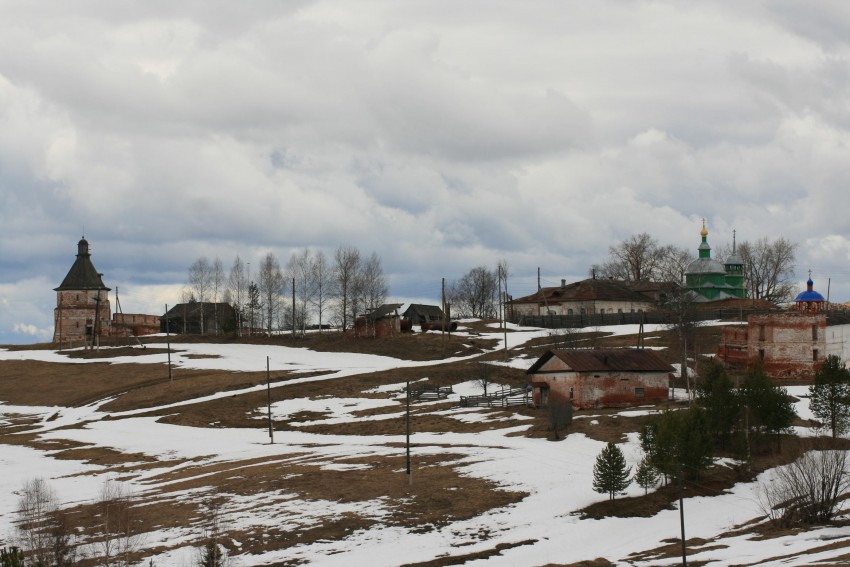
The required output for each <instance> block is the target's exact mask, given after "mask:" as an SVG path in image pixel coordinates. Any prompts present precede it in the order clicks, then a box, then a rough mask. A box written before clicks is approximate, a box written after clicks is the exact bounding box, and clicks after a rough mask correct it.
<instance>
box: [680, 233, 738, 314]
mask: <svg viewBox="0 0 850 567" xmlns="http://www.w3.org/2000/svg"><path fill="white" fill-rule="evenodd" d="M700 236H702V243H701V244H700V245H699V249H698V250H699V257H698V258H697V259H695V260H694V261H693V262H691V263H690V264H689V265H688V269H687V270H686V271H685V286H686V287H687V288H688V289H689V290H690V291H692V292H694V294H695V297H696V298H697V300H698V301H701V302H707V301H719V300H722V299H732V298H737V299H746V297H747V289H746V287H744V261H743V259H742V258H741V256H740V255H739V254H738V252H737V250H736V245H735V237H734V235H733V237H732V254H730V255H729V257H728V258H726V262H725V264H723V263H721V262H719V261H718V260H715V259H713V258H712V257H711V246H709V245H708V230H706V228H705V221H703V222H702V230H701V231H700Z"/></svg>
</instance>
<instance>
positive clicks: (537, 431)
mask: <svg viewBox="0 0 850 567" xmlns="http://www.w3.org/2000/svg"><path fill="white" fill-rule="evenodd" d="M478 330H484V327H483V326H482V327H481V328H480V329H478ZM487 332H492V329H487ZM700 333H701V335H700V337H701V338H700V339H699V343H698V352H711V351H712V350H713V348H714V347H713V346H712V341H714V344H715V345H716V337H717V336H719V331H718V330H717V328H716V327H713V328H706V329H701V330H700ZM653 336H659V337H660V338H658V339H652V340H651V342H648V344H652V345H654V346H669V347H670V348H669V349H668V350H667V351H660V352H661V354H662V356H665V357H666V358H668V360H670V361H671V362H678V360H679V359H681V354H680V353H679V352H677V350H676V349H677V348H678V344H677V341H676V340H675V337H671V336H670V334H669V333H653ZM573 338H575V337H573ZM583 338H585V339H588V340H590V341H593V342H599V346H633V344H634V341H635V337H609V338H607V339H603V338H601V337H599V336H598V335H596V334H589V335H587V336H585V337H583ZM551 339H552V338H551V337H544V338H541V339H538V340H536V341H535V342H534V344H531V345H529V346H527V347H525V348H523V349H522V351H521V352H522V353H523V354H526V355H531V356H537V355H538V354H540V353H542V352H544V351H545V350H548V349H549V348H554V347H553V346H552V340H551ZM173 340H175V341H182V342H192V341H194V340H196V341H198V342H201V341H202V342H210V341H211V340H213V341H218V342H222V343H226V342H240V341H241V342H249V341H250V342H252V343H257V342H261V343H263V344H284V345H289V346H299V347H306V348H311V349H314V350H318V351H325V352H363V353H371V354H381V355H386V356H396V357H398V358H403V359H408V360H423V361H425V360H436V359H441V358H445V357H446V356H454V355H457V356H461V355H469V354H473V353H476V352H481V349H482V348H483V347H488V348H489V347H492V345H493V343H492V342H487V341H483V340H482V339H480V337H475V336H472V337H470V336H457V335H455V336H453V337H451V338H449V337H441V336H440V335H439V334H413V335H405V336H403V337H399V338H398V339H393V340H391V341H377V340H373V339H351V338H348V337H344V336H342V335H340V334H336V333H333V334H327V335H325V336H310V337H308V338H305V339H295V340H293V339H291V338H289V337H274V338H257V337H253V338H251V339H247V338H243V339H236V338H235V337H219V338H217V339H211V338H210V337H206V338H192V337H179V338H174V339H173ZM160 347H161V345H159V344H158V343H156V342H149V343H148V345H147V348H146V349H139V348H133V349H130V348H122V349H110V350H111V354H108V353H109V352H110V350H107V349H104V350H102V351H100V352H95V353H85V354H83V355H82V356H91V357H97V358H102V359H103V362H92V363H88V364H85V365H80V364H49V363H39V362H34V361H3V362H0V400H3V401H7V402H9V403H11V404H16V405H65V406H67V405H82V404H86V403H91V402H93V401H96V400H102V399H105V398H108V397H115V399H114V400H113V401H111V402H110V403H109V404H108V405H107V406H106V408H107V411H112V412H118V411H123V410H128V409H138V408H149V407H154V406H157V405H163V404H168V403H174V402H179V401H185V400H191V399H194V398H197V397H199V396H203V395H206V394H211V393H214V392H220V391H226V390H235V389H240V388H246V387H250V386H257V385H262V384H265V379H266V377H265V373H232V372H208V371H184V370H175V373H174V377H175V379H174V382H169V381H168V378H167V369H166V368H165V366H162V365H150V364H138V365H137V364H120V365H118V364H111V363H109V362H108V361H109V358H110V357H112V356H128V355H137V356H138V355H141V354H151V353H152V352H154V349H158V348H160ZM26 348H32V347H26ZM145 351H147V352H145ZM503 356H504V355H503V353H489V354H486V355H484V356H481V357H478V358H476V359H474V360H471V361H462V362H456V363H451V364H439V365H434V366H428V367H418V368H405V369H396V370H389V371H385V372H377V373H370V374H364V375H358V376H353V377H348V378H344V379H331V380H325V381H321V380H319V381H315V382H311V383H309V384H286V383H285V382H286V380H287V379H290V376H289V375H287V374H286V373H275V374H274V375H273V376H272V381H273V384H274V385H275V386H276V387H274V388H272V389H271V400H272V402H274V401H278V400H284V399H291V398H296V397H312V398H321V397H325V396H339V397H364V396H373V397H377V398H380V397H384V396H386V395H387V394H369V395H367V394H363V392H364V391H365V390H369V389H371V388H375V387H376V386H380V385H385V384H401V383H404V382H406V381H407V380H410V381H416V380H419V379H421V378H424V377H427V378H428V384H429V385H440V386H445V385H450V384H456V383H459V382H464V381H467V380H471V379H476V378H478V377H480V376H481V375H482V365H481V364H480V360H500V359H501V358H502V357H503ZM487 372H488V374H487V375H488V378H489V379H490V380H492V381H495V382H499V383H505V384H513V385H521V384H525V382H526V377H525V374H524V373H523V372H522V371H519V370H516V369H511V368H504V367H496V366H488V367H487ZM296 376H297V377H298V378H301V377H304V376H305V375H304V374H298V375H296ZM391 395H395V394H391ZM266 403H267V392H266V391H265V390H261V391H258V392H253V393H247V394H241V395H235V394H234V395H233V396H227V397H224V398H221V399H217V400H212V401H208V402H204V403H190V404H187V405H185V406H180V407H178V408H172V409H169V410H168V411H159V412H154V413H158V414H160V415H162V416H163V417H162V419H163V420H165V421H168V422H171V423H179V424H182V425H191V426H198V427H211V426H212V427H216V426H227V427H264V426H265V422H264V421H262V420H258V419H255V418H257V417H262V416H263V410H264V408H265V405H266ZM450 405H451V404H446V403H423V404H418V403H414V404H412V423H411V425H412V430H413V432H414V435H415V433H416V432H418V431H422V432H424V431H429V432H441V431H458V432H473V431H481V430H484V429H488V428H493V427H500V428H503V427H511V426H514V425H529V424H530V428H529V429H528V430H527V432H525V433H521V434H525V435H532V436H537V437H548V438H552V439H554V437H553V435H552V432H551V431H549V428H548V416H547V414H546V412H545V411H544V410H534V409H511V410H510V411H506V412H502V411H498V410H491V411H490V412H488V413H489V415H490V417H491V420H489V421H484V422H476V423H463V422H461V421H458V420H455V419H452V418H450V417H447V416H441V415H435V414H434V412H435V411H439V410H444V409H447V408H448V407H450ZM659 407H662V406H659ZM403 409H404V405H403V403H401V402H397V403H395V404H394V405H391V406H388V407H386V408H377V409H373V410H368V411H365V412H361V413H360V414H359V415H363V416H367V415H383V414H393V413H400V412H401V411H403ZM516 413H518V414H521V415H527V416H530V417H532V418H533V420H517V419H512V417H511V416H513V415H514V414H516ZM588 413H592V415H593V416H594V417H593V420H594V421H595V422H596V423H591V419H587V418H581V416H582V415H583V413H582V412H577V413H576V416H575V417H576V418H577V419H574V421H573V423H572V424H571V425H570V426H569V427H568V428H567V429H566V430H565V431H563V432H562V433H561V436H563V435H564V434H574V433H583V434H585V435H587V436H588V437H591V438H593V439H598V440H600V441H609V440H610V441H622V440H623V439H624V438H625V434H626V433H627V432H629V431H636V430H637V429H638V428H639V426H640V424H641V423H642V419H643V418H627V417H622V416H617V415H616V410H593V411H592V412H585V414H588ZM166 414H167V415H166ZM324 417H326V415H324V414H322V413H321V412H302V413H301V414H298V415H294V416H290V418H289V419H287V420H279V421H277V422H275V424H274V425H275V428H276V429H277V430H285V429H295V428H297V429H299V430H304V431H309V432H311V433H318V434H345V435H386V436H387V443H386V446H388V447H396V448H398V449H399V455H398V456H378V457H369V458H362V459H343V460H342V461H340V462H338V463H337V464H348V465H358V466H363V467H367V468H364V469H359V468H358V469H353V470H337V469H333V470H330V469H326V468H323V467H322V464H321V463H320V462H318V461H316V460H315V459H308V458H307V455H298V454H291V455H285V456H283V457H276V458H269V459H255V460H250V461H237V462H228V463H216V464H209V463H203V462H196V463H192V462H178V461H170V462H162V461H160V462H157V461H155V460H154V459H152V458H150V457H147V456H145V455H138V454H123V453H120V452H118V451H115V450H111V449H106V448H99V447H93V446H89V445H85V444H82V443H76V442H71V441H64V440H61V439H60V440H51V441H49V442H48V441H43V440H41V439H39V437H38V436H37V435H34V434H28V433H26V430H27V429H28V428H29V427H31V426H32V425H33V423H34V420H33V419H32V418H28V417H26V416H18V417H16V418H14V419H12V420H11V421H12V423H11V424H8V425H4V426H0V444H20V445H28V446H31V447H35V448H38V449H40V450H45V451H50V452H51V454H52V455H53V456H54V457H56V458H60V459H70V460H76V461H80V462H85V463H93V464H98V465H101V466H105V467H108V470H109V471H112V472H114V473H115V474H116V475H118V478H119V479H120V478H128V479H129V478H134V477H137V476H138V474H139V473H140V472H142V471H146V470H151V469H159V468H166V467H171V468H173V470H171V471H170V472H167V473H166V472H163V473H161V474H160V475H158V476H157V477H155V478H153V479H150V480H149V481H148V482H149V483H150V484H149V486H151V489H150V490H149V491H148V492H147V493H145V494H143V495H140V497H141V498H142V499H143V501H144V503H145V506H140V507H138V510H137V512H138V513H137V521H138V522H139V525H140V526H141V527H142V529H144V530H153V529H159V528H183V529H190V530H195V531H196V532H197V533H198V537H199V538H200V536H201V534H202V532H203V528H204V527H205V525H206V522H207V520H208V517H209V510H208V507H209V506H210V505H211V504H212V503H214V502H215V501H216V500H217V499H218V498H221V497H222V495H226V494H233V495H239V496H244V497H250V496H251V495H253V494H257V493H260V492H262V493H264V494H270V495H274V494H275V493H276V491H277V492H278V493H280V494H287V495H290V497H292V495H294V497H297V498H299V499H304V500H308V501H324V500H327V501H335V502H348V503H359V502H363V503H365V502H368V501H374V500H376V499H381V501H382V502H389V503H391V504H388V506H390V507H391V513H390V514H389V516H388V517H387V518H380V520H377V519H376V518H374V517H370V516H369V515H368V514H360V513H354V512H352V513H346V514H340V515H337V516H334V517H325V518H322V519H321V521H317V522H314V523H312V524H311V523H309V521H307V522H305V523H304V524H303V525H301V526H300V527H299V528H298V529H281V530H269V529H268V528H265V527H264V528H261V529H260V528H257V529H250V530H247V531H241V532H236V531H231V532H230V534H229V535H230V536H231V537H233V538H235V539H236V540H238V541H240V542H242V544H243V547H242V548H241V549H242V550H243V551H252V552H259V551H263V550H269V549H278V548H285V547H289V546H293V545H298V544H308V543H311V542H315V541H319V540H335V539H341V538H344V537H347V536H348V535H350V534H352V533H353V532H355V531H357V530H361V529H365V528H368V527H369V526H371V525H374V524H375V523H376V522H378V521H380V522H381V523H382V524H386V525H399V526H406V527H408V528H412V529H420V530H431V529H434V528H435V527H437V526H441V525H445V524H446V523H448V522H451V521H456V520H459V519H465V518H470V517H474V516H476V515H479V514H481V513H483V512H485V511H487V510H490V509H494V508H498V507H503V506H506V505H509V504H511V503H513V502H517V501H519V500H521V499H522V498H524V497H525V495H524V494H522V493H516V492H508V491H505V490H502V489H499V488H498V487H497V486H496V485H494V484H493V483H491V482H487V481H483V480H479V479H474V478H470V477H467V476H464V475H462V474H460V472H459V471H460V470H461V467H460V465H459V464H458V462H457V461H458V460H459V459H460V457H461V455H442V456H440V457H439V458H434V457H427V458H426V457H422V456H416V446H415V445H414V450H413V454H414V456H413V465H414V475H413V477H414V482H413V485H412V486H409V485H408V479H407V475H406V474H405V472H404V468H405V464H404V458H403V456H401V451H400V449H401V448H402V445H401V441H402V435H403V434H404V425H405V422H404V420H403V418H402V417H400V416H393V417H390V418H389V419H383V420H376V421H363V420H361V421H356V422H351V423H344V424H322V423H315V424H310V425H304V424H301V423H297V422H305V421H319V420H321V419H323V418H324ZM501 418H508V420H506V421H495V420H497V419H501ZM414 442H415V437H414ZM795 443H796V441H794V440H793V439H792V438H788V439H786V440H784V441H783V451H782V452H781V453H777V454H773V453H766V454H764V455H762V456H757V459H756V461H754V466H753V470H751V471H747V472H746V474H743V473H742V472H741V471H736V470H732V469H729V468H725V467H716V468H715V469H712V470H711V471H709V472H707V473H706V474H705V475H703V477H702V478H701V479H700V480H699V482H698V483H696V484H694V483H691V484H689V485H688V487H687V490H688V491H689V494H697V493H699V494H707V495H708V494H717V493H720V492H722V491H724V490H726V489H728V488H729V487H730V486H732V484H733V483H734V482H735V481H736V480H740V479H742V478H745V477H751V476H752V475H753V474H755V472H756V471H758V470H764V469H765V468H768V467H770V466H775V465H776V464H779V463H783V462H788V460H789V459H790V458H792V455H793V454H795V453H794V451H795ZM458 449H462V448H458ZM166 482H167V483H169V484H167V485H164V486H163V485H161V483H166ZM184 490H186V491H190V492H192V493H193V494H195V495H197V496H196V497H176V496H175V494H176V493H177V492H178V491H184ZM677 495H678V491H677V489H676V488H674V487H665V488H662V489H660V490H658V491H656V492H655V493H653V494H650V495H649V496H646V497H640V498H629V499H627V498H624V499H618V500H617V501H616V502H615V505H616V506H615V509H614V510H612V507H611V506H610V504H609V503H608V502H601V503H599V504H598V505H595V506H591V507H588V508H587V509H585V510H584V511H583V513H584V514H585V515H586V516H587V517H595V518H603V517H605V516H609V515H617V516H648V515H652V514H655V513H657V512H658V511H659V510H661V509H664V508H668V507H670V506H671V502H672V501H673V500H674V499H675V498H676V497H677ZM71 513H72V514H74V515H75V517H76V518H77V521H78V522H79V523H78V525H81V526H88V527H87V528H86V530H87V532H88V533H93V532H92V530H94V529H95V528H94V527H93V526H94V525H96V523H97V520H96V515H97V510H96V509H95V508H94V506H93V505H81V506H78V507H76V508H74V509H72V510H71ZM742 529H752V530H762V532H763V530H764V527H763V525H762V524H759V525H758V526H752V527H747V528H742ZM225 530H227V526H225ZM759 535H760V536H761V537H775V536H773V535H772V534H770V533H760V534H759ZM488 537H489V536H488V534H486V533H484V534H480V538H479V541H480V540H486V539H487V538H488ZM470 543H472V542H470ZM532 543H533V541H517V542H513V543H504V544H500V545H494V547H493V548H492V549H491V550H488V551H485V552H481V553H476V554H469V555H459V556H456V557H444V558H435V559H434V560H433V561H431V562H426V563H422V564H421V565H430V566H441V565H455V564H461V563H463V562H465V561H470V560H473V559H479V558H485V557H490V556H494V555H498V554H499V553H501V551H502V550H504V549H508V548H511V547H516V546H521V545H528V544H532ZM710 545H720V544H716V543H712V542H711V541H702V540H696V539H693V540H689V541H688V546H689V547H690V546H693V547H694V548H696V547H698V546H703V548H705V547H704V546H710ZM828 546H836V547H843V544H842V542H834V543H827V544H825V545H824V548H825V549H826V548H827V547H828ZM150 551H151V552H154V551H156V550H150ZM234 551H235V550H234ZM679 552H680V545H679V543H678V540H671V541H670V542H668V543H667V544H665V545H664V546H662V547H660V548H658V549H653V550H647V551H646V552H644V554H640V555H636V556H635V558H639V557H643V560H649V561H651V559H652V558H653V557H655V558H658V559H661V558H662V557H675V556H677V555H678V553H679ZM692 564H698V563H692ZM829 564H840V561H837V562H835V563H829ZM575 565H587V566H589V567H597V566H598V567H603V566H606V565H610V563H609V562H607V561H606V560H604V559H597V560H592V561H585V562H580V563H577V564H575Z"/></svg>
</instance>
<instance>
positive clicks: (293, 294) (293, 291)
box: [292, 277, 295, 340]
mask: <svg viewBox="0 0 850 567" xmlns="http://www.w3.org/2000/svg"><path fill="white" fill-rule="evenodd" d="M292 339H293V340H294V339H295V278H294V277H293V278H292Z"/></svg>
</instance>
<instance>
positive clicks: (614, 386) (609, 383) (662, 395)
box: [533, 372, 670, 409]
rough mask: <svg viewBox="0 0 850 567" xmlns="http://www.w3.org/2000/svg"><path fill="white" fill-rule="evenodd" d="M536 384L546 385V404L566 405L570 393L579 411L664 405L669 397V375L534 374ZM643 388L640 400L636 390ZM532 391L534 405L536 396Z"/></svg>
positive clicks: (536, 393)
mask: <svg viewBox="0 0 850 567" xmlns="http://www.w3.org/2000/svg"><path fill="white" fill-rule="evenodd" d="M533 381H534V382H535V384H540V383H543V382H545V383H547V384H548V385H549V400H550V403H551V402H553V401H566V400H569V399H570V388H572V389H573V398H572V404H573V407H576V408H579V409H589V408H594V407H626V406H633V405H640V404H644V403H656V402H660V401H664V400H666V399H667V397H668V387H669V383H670V375H669V374H667V373H664V372H621V373H601V374H577V373H575V372H564V373H561V372H557V373H546V374H535V375H534V376H533ZM636 388H643V397H637V395H636V392H635V389H636ZM537 390H538V388H535V401H538V403H539V400H538V399H537V397H536V396H537V395H538V391H537Z"/></svg>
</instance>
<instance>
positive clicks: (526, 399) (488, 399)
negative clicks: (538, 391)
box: [460, 388, 532, 408]
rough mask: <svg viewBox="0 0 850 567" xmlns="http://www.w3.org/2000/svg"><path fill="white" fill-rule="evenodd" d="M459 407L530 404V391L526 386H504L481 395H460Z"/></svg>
mask: <svg viewBox="0 0 850 567" xmlns="http://www.w3.org/2000/svg"><path fill="white" fill-rule="evenodd" d="M460 405H461V407H465V408H467V407H479V408H505V407H513V406H530V405H532V403H531V392H530V391H529V390H528V389H526V388H504V389H501V390H497V391H495V392H493V393H490V394H486V395H481V396H461V397H460Z"/></svg>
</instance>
